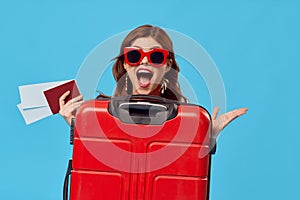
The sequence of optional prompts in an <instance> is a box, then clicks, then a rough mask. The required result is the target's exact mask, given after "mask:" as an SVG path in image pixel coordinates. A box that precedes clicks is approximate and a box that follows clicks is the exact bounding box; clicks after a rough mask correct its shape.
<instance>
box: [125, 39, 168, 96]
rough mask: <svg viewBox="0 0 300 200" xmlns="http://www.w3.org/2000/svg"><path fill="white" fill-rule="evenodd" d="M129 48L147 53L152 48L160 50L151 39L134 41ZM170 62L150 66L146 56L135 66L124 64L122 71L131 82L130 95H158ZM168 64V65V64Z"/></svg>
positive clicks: (159, 46)
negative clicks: (135, 48) (123, 70)
mask: <svg viewBox="0 0 300 200" xmlns="http://www.w3.org/2000/svg"><path fill="white" fill-rule="evenodd" d="M131 47H137V48H140V49H142V50H143V51H144V52H147V51H149V50H151V49H154V48H162V46H161V45H160V44H159V43H158V42H157V41H156V40H154V39H153V38H152V37H143V38H138V39H136V40H135V41H134V42H133V43H132V46H131ZM170 62H171V60H167V62H166V64H164V65H163V66H160V67H155V66H153V65H151V64H150V63H149V61H148V59H147V56H145V57H144V58H143V60H142V61H141V63H139V64H138V65H137V66H131V65H129V64H127V63H126V62H124V69H125V70H126V71H127V74H128V76H129V78H130V80H131V82H132V91H133V92H132V94H134V95H135V94H147V95H149V94H151V95H159V92H160V91H159V89H160V87H158V85H159V84H161V82H162V79H163V77H164V75H165V73H167V72H168V71H169V70H170V66H171V63H170ZM168 63H169V64H168Z"/></svg>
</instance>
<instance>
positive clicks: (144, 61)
mask: <svg viewBox="0 0 300 200" xmlns="http://www.w3.org/2000/svg"><path fill="white" fill-rule="evenodd" d="M143 64H149V62H148V58H147V56H144V58H143V60H142V62H141V65H143Z"/></svg>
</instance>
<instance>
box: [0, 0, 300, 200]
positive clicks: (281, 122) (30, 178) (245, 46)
mask: <svg viewBox="0 0 300 200" xmlns="http://www.w3.org/2000/svg"><path fill="white" fill-rule="evenodd" d="M118 4H119V5H118ZM299 8H300V3H299V1H296V0H295V1H292V0H285V1H283V0H281V1H280V0H264V1H261V0H251V1H250V0H249V1H237V0H236V1H234V0H228V1H203V0H200V1H190V0H185V1H179V0H166V1H159V0H153V1H149V2H147V1H146V2H143V1H114V0H112V1H79V0H72V1H71V0H61V1H58V0H52V1H50V0H49V1H38V0H35V1H33V0H32V1H21V0H19V1H14V0H12V1H9V2H8V1H7V2H3V1H2V2H1V4H0V24H1V31H0V35H1V37H0V52H1V53H0V58H1V59H0V60H1V71H2V73H1V84H0V87H1V89H0V91H1V98H0V101H1V104H0V105H1V109H0V110H1V139H0V141H1V144H0V157H1V161H0V177H1V178H0V199H5V200H10V199H13V200H14V199H30V200H41V199H43V200H54V199H55V200H57V199H62V185H63V178H64V174H65V170H66V167H67V161H68V159H69V158H70V157H71V153H72V147H71V146H70V145H69V144H68V140H69V135H68V134H69V129H68V127H67V125H66V124H65V122H64V120H63V119H62V118H60V116H58V115H56V116H51V117H48V118H46V119H43V120H41V121H39V122H36V123H34V124H31V125H28V126H27V125H26V124H25V122H24V120H23V119H22V116H21V114H20V113H19V111H18V109H17V107H16V105H17V104H18V103H19V102H20V98H19V92H18V86H19V85H25V84H32V83H40V82H49V81H56V80H65V79H72V78H75V77H76V73H77V70H78V69H79V67H80V65H81V63H82V62H83V60H84V59H85V58H86V56H87V55H88V54H89V52H90V51H92V49H93V48H94V47H95V46H96V45H98V44H99V43H100V42H102V41H104V40H105V39H107V38H109V37H110V36H112V35H115V34H118V33H120V32H122V31H125V30H129V29H132V28H134V27H136V26H138V25H142V24H145V23H150V24H154V25H158V26H162V27H165V28H169V29H173V30H177V31H179V32H181V33H184V34H186V35H188V36H189V37H191V38H193V39H195V40H196V41H197V42H198V43H199V44H201V45H202V46H203V47H204V48H205V49H206V50H207V52H208V53H209V54H210V56H211V57H212V59H213V60H214V61H215V63H216V65H217V66H218V68H219V70H220V73H221V75H222V78H223V81H224V84H225V88H226V93H227V109H228V110H231V109H234V108H237V107H244V106H247V107H248V108H249V112H248V114H247V115H245V116H243V117H241V118H239V119H238V120H236V121H235V122H234V123H232V124H230V125H229V126H228V127H226V129H225V130H224V131H223V133H222V135H221V137H220V138H219V140H218V150H217V154H216V155H215V156H214V157H213V166H212V181H211V200H220V199H221V200H224V199H225V200H241V199H243V200H252V199H273V200H282V199H300V194H299V180H300V173H299V169H300V156H299V143H300V131H299V128H298V127H299V124H300V117H299V102H300V92H299V85H300V84H299V83H300V82H299V78H300V60H299V55H298V54H299V52H300V51H299V46H300V39H299V35H300V28H299V27H300V26H299V18H300V14H299ZM181 68H182V71H183V72H182V73H186V74H187V76H191V77H192V76H193V73H190V74H188V73H187V72H186V71H185V69H184V67H183V66H181ZM107 82H108V84H107V85H100V86H99V87H100V89H101V90H103V91H105V92H109V90H110V87H111V86H109V84H111V83H113V81H112V77H107ZM110 82H111V83H110ZM194 87H197V86H196V85H194ZM199 94H200V96H201V95H202V94H203V96H202V97H203V103H202V101H201V98H200V99H199V103H200V104H201V103H202V104H204V105H206V104H207V100H206V99H208V98H209V97H208V96H207V95H208V94H207V93H205V92H204V93H201V91H199ZM210 111H211V110H210Z"/></svg>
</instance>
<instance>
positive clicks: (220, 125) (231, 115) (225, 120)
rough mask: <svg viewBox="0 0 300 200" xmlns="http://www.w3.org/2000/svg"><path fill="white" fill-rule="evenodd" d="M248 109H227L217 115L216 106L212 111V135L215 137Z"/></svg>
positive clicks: (217, 109)
mask: <svg viewBox="0 0 300 200" xmlns="http://www.w3.org/2000/svg"><path fill="white" fill-rule="evenodd" d="M247 111H248V108H238V109H236V110H232V111H229V112H227V113H224V114H222V115H220V116H219V117H217V116H218V112H219V108H218V107H216V108H215V109H214V111H213V113H212V120H213V122H212V135H213V137H214V138H217V137H218V135H219V134H220V132H221V131H222V130H223V129H224V128H225V127H226V126H227V125H228V124H229V123H230V122H232V121H233V120H234V119H236V118H237V117H239V116H241V115H244V114H245V113H246V112H247Z"/></svg>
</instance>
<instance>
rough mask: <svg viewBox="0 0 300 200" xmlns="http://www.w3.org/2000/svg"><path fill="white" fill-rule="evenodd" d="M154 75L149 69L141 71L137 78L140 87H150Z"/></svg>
mask: <svg viewBox="0 0 300 200" xmlns="http://www.w3.org/2000/svg"><path fill="white" fill-rule="evenodd" d="M152 76H153V73H152V72H151V71H150V70H147V69H139V70H138V71H137V73H136V77H137V79H138V81H139V86H140V87H142V88H146V87H148V86H149V85H150V83H151V82H150V81H151V78H152Z"/></svg>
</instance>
